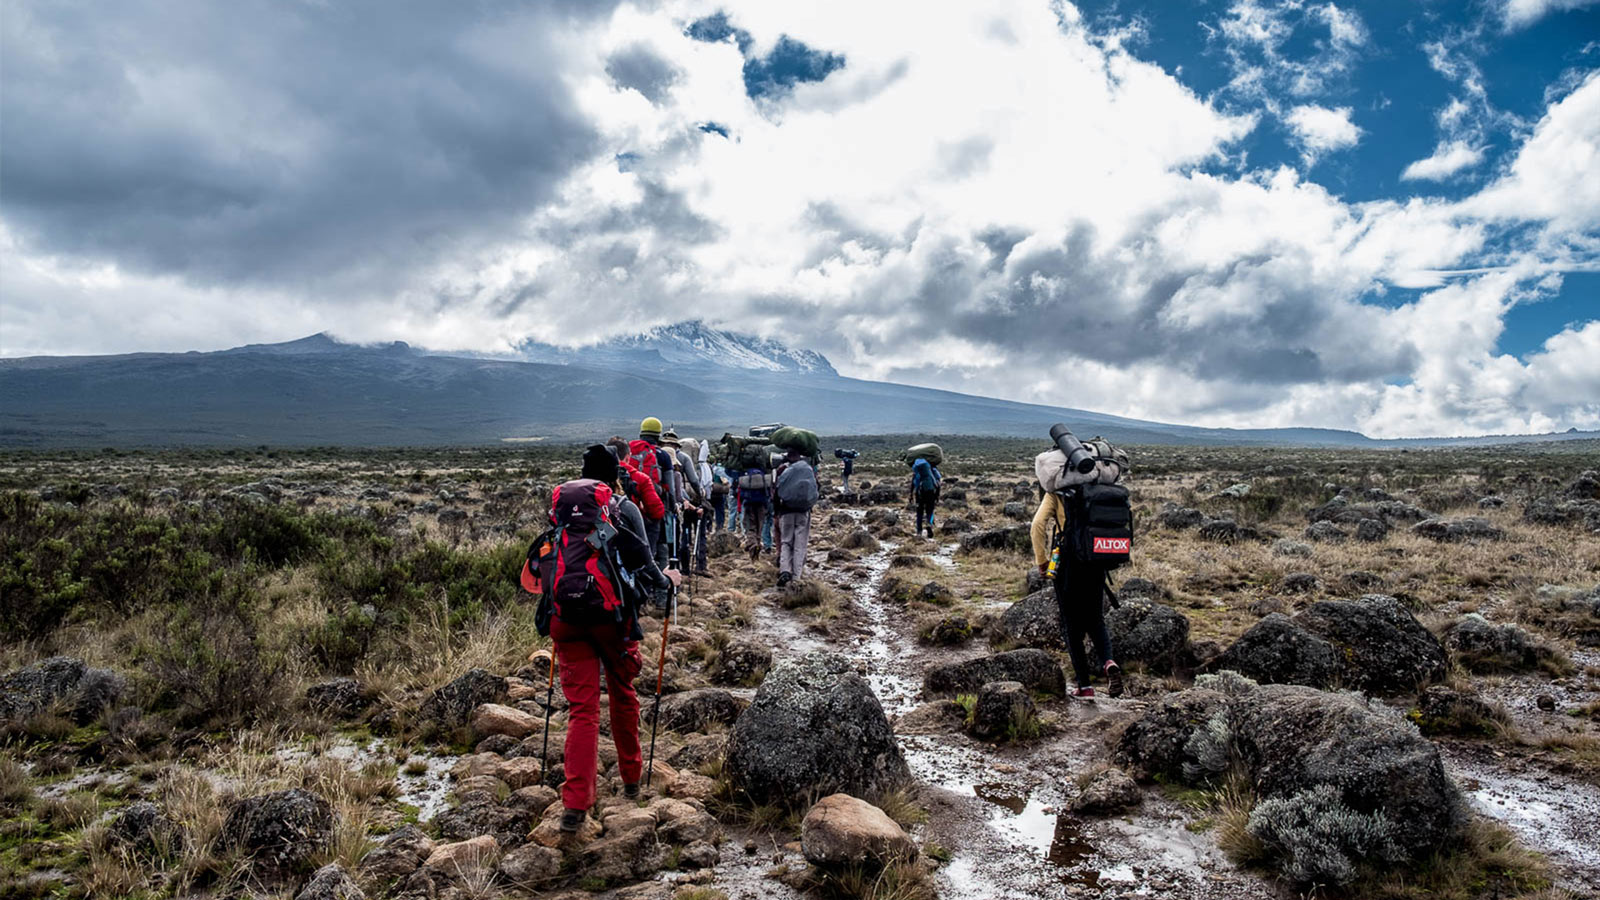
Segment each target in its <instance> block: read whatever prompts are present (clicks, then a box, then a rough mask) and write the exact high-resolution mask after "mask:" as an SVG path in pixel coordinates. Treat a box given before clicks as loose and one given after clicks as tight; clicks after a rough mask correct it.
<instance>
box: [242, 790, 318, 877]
mask: <svg viewBox="0 0 1600 900" xmlns="http://www.w3.org/2000/svg"><path fill="white" fill-rule="evenodd" d="M332 839H333V808H332V807H331V806H329V805H328V801H326V800H324V799H322V798H321V797H319V796H317V795H316V794H313V793H311V792H310V791H307V790H303V789H301V788H293V789H291V790H287V791H276V792H273V793H270V794H262V795H261V796H258V797H251V798H248V799H245V800H238V801H235V802H234V804H233V805H232V806H231V807H229V809H228V815H227V818H226V820H224V822H223V825H222V839H221V843H222V846H223V847H224V848H228V849H236V850H239V851H241V852H243V853H244V854H245V855H246V856H249V857H250V858H251V861H252V862H253V864H254V865H255V867H256V868H257V869H258V871H262V872H265V873H280V874H281V873H289V872H293V871H295V870H298V869H300V868H302V867H303V866H305V864H306V863H308V862H309V861H310V860H311V857H312V856H313V855H315V854H316V853H318V852H320V851H322V850H323V849H324V848H326V847H327V846H328V843H329V842H330V841H331V840H332Z"/></svg>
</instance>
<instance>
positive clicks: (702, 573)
mask: <svg viewBox="0 0 1600 900" xmlns="http://www.w3.org/2000/svg"><path fill="white" fill-rule="evenodd" d="M694 577H696V578H710V577H711V570H710V569H695V570H694Z"/></svg>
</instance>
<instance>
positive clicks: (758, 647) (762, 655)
mask: <svg viewBox="0 0 1600 900" xmlns="http://www.w3.org/2000/svg"><path fill="white" fill-rule="evenodd" d="M771 668H772V650H771V649H769V648H768V647H767V646H766V645H764V644H759V643H756V642H755V641H753V640H750V639H748V638H734V639H733V640H730V641H729V642H728V644H727V646H725V647H723V648H722V650H721V652H720V653H718V655H717V662H716V665H715V666H713V667H712V669H711V681H712V683H713V684H723V685H729V686H733V687H746V686H749V685H753V684H758V683H760V681H761V678H762V676H763V675H766V674H767V670H768V669H771Z"/></svg>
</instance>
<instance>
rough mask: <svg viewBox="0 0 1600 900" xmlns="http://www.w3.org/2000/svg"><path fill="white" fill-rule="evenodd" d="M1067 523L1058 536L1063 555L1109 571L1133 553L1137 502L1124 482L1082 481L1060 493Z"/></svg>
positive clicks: (1123, 562)
mask: <svg viewBox="0 0 1600 900" xmlns="http://www.w3.org/2000/svg"><path fill="white" fill-rule="evenodd" d="M1057 496H1058V497H1059V498H1060V500H1061V503H1062V505H1063V506H1064V507H1065V508H1066V513H1067V515H1066V525H1065V526H1064V527H1063V528H1062V529H1061V533H1060V534H1059V535H1058V536H1057V538H1056V540H1057V547H1059V548H1060V551H1061V556H1062V557H1063V558H1064V559H1070V560H1072V561H1073V562H1076V563H1080V564H1089V565H1094V566H1098V567H1100V568H1102V569H1105V570H1107V571H1109V570H1111V569H1115V568H1118V567H1120V566H1125V565H1127V564H1128V559H1129V557H1130V556H1131V555H1132V554H1133V505H1132V504H1131V503H1130V502H1129V500H1128V489H1127V488H1126V487H1125V486H1123V485H1121V484H1081V485H1076V486H1074V487H1070V488H1068V489H1066V490H1065V491H1062V492H1061V493H1060V494H1058V495H1057Z"/></svg>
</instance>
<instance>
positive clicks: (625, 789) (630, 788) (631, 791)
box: [622, 781, 639, 800]
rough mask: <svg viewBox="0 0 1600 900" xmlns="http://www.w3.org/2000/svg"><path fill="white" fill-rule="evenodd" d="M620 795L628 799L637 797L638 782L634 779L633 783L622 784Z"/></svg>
mask: <svg viewBox="0 0 1600 900" xmlns="http://www.w3.org/2000/svg"><path fill="white" fill-rule="evenodd" d="M622 796H623V797H624V798H626V799H628V800H637V799H639V782H637V781H635V782H634V783H633V784H624V785H623V786H622Z"/></svg>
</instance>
